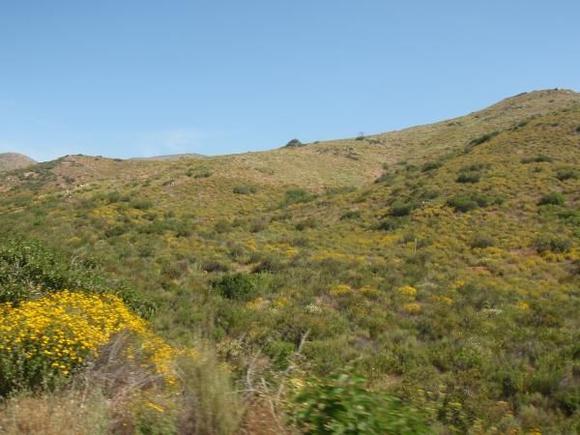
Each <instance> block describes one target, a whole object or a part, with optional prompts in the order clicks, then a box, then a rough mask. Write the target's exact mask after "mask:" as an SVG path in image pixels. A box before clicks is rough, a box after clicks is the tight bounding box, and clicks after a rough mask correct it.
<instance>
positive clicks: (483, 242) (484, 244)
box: [469, 234, 495, 249]
mask: <svg viewBox="0 0 580 435" xmlns="http://www.w3.org/2000/svg"><path fill="white" fill-rule="evenodd" d="M494 245H495V241H494V240H493V238H492V237H491V236H488V235H486V234H478V235H476V236H475V237H474V238H473V239H471V242H470V243H469V246H471V247H472V248H474V249H475V248H479V249H483V248H489V247H490V246H494Z"/></svg>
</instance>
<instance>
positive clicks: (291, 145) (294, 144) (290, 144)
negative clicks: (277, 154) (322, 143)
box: [285, 139, 304, 148]
mask: <svg viewBox="0 0 580 435" xmlns="http://www.w3.org/2000/svg"><path fill="white" fill-rule="evenodd" d="M302 146H304V144H303V143H302V142H300V141H299V140H298V139H292V140H290V141H288V143H287V144H286V145H285V147H287V148H295V147H302Z"/></svg>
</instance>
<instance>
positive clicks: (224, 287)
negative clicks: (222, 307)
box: [213, 273, 258, 301]
mask: <svg viewBox="0 0 580 435" xmlns="http://www.w3.org/2000/svg"><path fill="white" fill-rule="evenodd" d="M213 287H214V288H215V289H217V290H218V291H219V293H220V294H221V295H222V296H223V297H224V298H226V299H235V300H242V301H247V300H250V299H253V298H254V297H255V296H256V295H257V292H258V286H257V285H256V279H255V278H254V276H252V275H248V274H245V273H234V274H229V275H225V276H223V277H222V278H220V279H219V280H217V281H214V282H213Z"/></svg>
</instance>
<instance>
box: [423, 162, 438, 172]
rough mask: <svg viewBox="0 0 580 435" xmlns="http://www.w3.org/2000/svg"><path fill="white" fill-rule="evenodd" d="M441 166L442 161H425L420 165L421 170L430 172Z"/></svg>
mask: <svg viewBox="0 0 580 435" xmlns="http://www.w3.org/2000/svg"><path fill="white" fill-rule="evenodd" d="M441 166H443V163H442V162H427V163H425V164H424V165H423V166H421V172H431V171H434V170H435V169H439V168H440V167H441Z"/></svg>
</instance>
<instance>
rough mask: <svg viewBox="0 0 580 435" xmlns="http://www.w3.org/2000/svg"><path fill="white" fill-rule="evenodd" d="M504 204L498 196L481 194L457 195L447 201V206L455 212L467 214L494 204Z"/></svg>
mask: <svg viewBox="0 0 580 435" xmlns="http://www.w3.org/2000/svg"><path fill="white" fill-rule="evenodd" d="M501 203H503V198H501V197H498V196H490V195H484V194H481V193H471V194H462V195H456V196H454V197H452V198H449V199H448V200H447V205H449V206H450V207H452V208H453V209H455V211H458V212H461V213H465V212H468V211H470V210H474V209H476V208H479V207H488V206H490V205H493V204H501Z"/></svg>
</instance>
